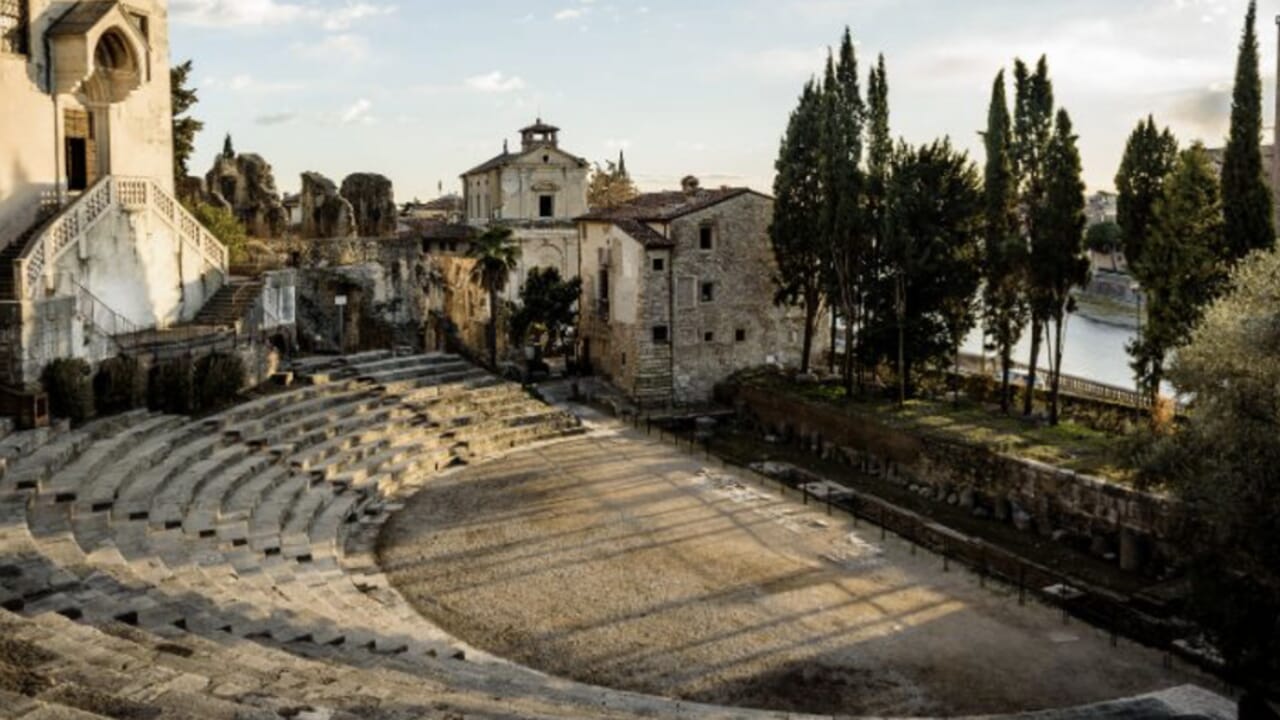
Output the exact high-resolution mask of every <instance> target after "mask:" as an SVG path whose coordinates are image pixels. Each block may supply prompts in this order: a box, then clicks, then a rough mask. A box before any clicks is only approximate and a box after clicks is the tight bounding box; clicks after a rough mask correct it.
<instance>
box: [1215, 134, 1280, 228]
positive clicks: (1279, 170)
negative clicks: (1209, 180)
mask: <svg viewBox="0 0 1280 720" xmlns="http://www.w3.org/2000/svg"><path fill="white" fill-rule="evenodd" d="M1278 124H1280V123H1278ZM1277 134H1280V129H1277ZM1206 152H1208V154H1209V161H1210V162H1211V163H1213V169H1214V171H1216V172H1217V174H1218V177H1219V178H1221V177H1222V164H1223V161H1224V160H1225V158H1226V154H1227V149H1226V148H1209V149H1208V150H1207V151H1206ZM1276 161H1277V158H1276V146H1275V145H1263V146H1262V179H1263V180H1265V181H1266V183H1267V187H1269V188H1271V202H1272V205H1273V207H1272V209H1273V210H1274V211H1275V217H1276V227H1277V228H1280V186H1278V184H1277V182H1276V177H1277V175H1278V174H1280V165H1277V162H1276Z"/></svg>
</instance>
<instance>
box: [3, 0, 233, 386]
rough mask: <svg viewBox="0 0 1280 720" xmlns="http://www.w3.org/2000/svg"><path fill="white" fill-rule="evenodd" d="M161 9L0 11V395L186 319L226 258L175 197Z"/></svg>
mask: <svg viewBox="0 0 1280 720" xmlns="http://www.w3.org/2000/svg"><path fill="white" fill-rule="evenodd" d="M169 90H170V88H169V37H168V22H167V7H166V2H165V1H164V0H131V1H130V2H129V3H128V4H124V3H120V2H113V1H109V0H97V1H94V2H57V1H50V0H0V98H3V111H0V383H8V384H12V385H23V384H29V383H31V382H33V381H34V380H35V379H36V378H38V375H39V372H40V369H41V368H42V367H43V365H44V364H45V363H46V362H48V361H49V360H51V359H53V358H56V357H70V356H74V357H85V358H87V359H89V360H91V361H92V360H98V359H101V358H102V357H104V356H105V355H107V354H111V353H112V352H113V349H112V344H111V342H110V338H111V336H112V335H116V334H121V333H124V332H129V331H133V330H141V329H150V328H165V327H168V326H170V325H173V324H176V323H179V322H182V321H186V320H190V319H191V318H193V317H194V316H195V314H196V313H197V312H198V311H199V310H200V308H201V307H202V306H203V305H204V303H205V301H206V300H207V299H208V298H210V297H211V296H212V295H213V294H214V293H215V292H216V291H217V290H218V289H219V288H220V287H221V286H222V284H223V283H224V282H225V280H226V272H227V250H226V248H225V247H224V246H223V245H222V244H221V243H219V242H218V241H217V239H215V238H214V237H213V236H212V235H210V234H209V233H208V232H207V231H206V230H205V229H204V228H203V227H201V225H200V224H199V223H198V222H197V221H196V220H195V219H194V218H193V217H192V216H191V215H190V214H188V213H187V212H186V210H184V209H183V208H182V206H181V205H180V204H179V203H178V202H177V201H176V200H175V199H174V196H173V182H174V179H173V137H172V130H171V123H170V119H171V111H170V96H169Z"/></svg>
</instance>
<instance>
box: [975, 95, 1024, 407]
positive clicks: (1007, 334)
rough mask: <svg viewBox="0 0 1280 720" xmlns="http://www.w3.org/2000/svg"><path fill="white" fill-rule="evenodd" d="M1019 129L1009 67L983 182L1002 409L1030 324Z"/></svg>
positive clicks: (987, 305)
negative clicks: (1016, 155) (1017, 163)
mask: <svg viewBox="0 0 1280 720" xmlns="http://www.w3.org/2000/svg"><path fill="white" fill-rule="evenodd" d="M1012 133H1013V129H1012V126H1011V120H1010V118H1009V104H1008V101H1007V99H1006V94H1005V81H1004V71H1003V70H1001V71H1000V72H999V74H997V75H996V79H995V83H994V84H993V86H992V88H991V104H990V106H989V108H988V110H987V130H986V132H984V133H983V134H982V140H983V145H984V146H985V148H986V153H987V162H986V169H985V172H984V178H983V179H984V182H983V206H984V213H983V214H984V241H985V243H984V247H983V254H984V270H985V273H984V274H985V278H984V279H985V283H984V285H983V324H984V328H985V330H986V333H987V335H988V336H990V337H991V338H992V339H993V340H994V342H995V349H996V354H997V355H998V356H999V357H1000V409H1001V411H1003V412H1005V413H1008V412H1009V405H1010V403H1011V397H1010V395H1011V393H1010V392H1009V389H1010V386H1009V380H1010V373H1011V369H1012V365H1013V348H1014V345H1016V344H1017V342H1018V338H1019V337H1021V336H1022V331H1023V330H1024V329H1025V327H1026V324H1027V303H1026V297H1025V292H1026V287H1025V286H1026V279H1025V270H1026V260H1027V258H1026V254H1027V248H1026V245H1025V244H1024V243H1023V241H1022V235H1021V233H1020V231H1019V226H1018V192H1017V178H1016V177H1015V176H1014V162H1013V156H1012V154H1011V147H1010V146H1011V143H1012V140H1013V138H1012Z"/></svg>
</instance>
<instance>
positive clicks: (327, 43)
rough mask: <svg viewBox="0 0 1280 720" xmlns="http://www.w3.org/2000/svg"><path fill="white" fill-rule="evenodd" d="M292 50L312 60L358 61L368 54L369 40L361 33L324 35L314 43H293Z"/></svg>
mask: <svg viewBox="0 0 1280 720" xmlns="http://www.w3.org/2000/svg"><path fill="white" fill-rule="evenodd" d="M293 51H294V52H296V53H297V54H299V55H302V56H303V57H307V58H311V59H314V60H337V61H340V62H360V61H361V60H364V59H365V58H367V57H368V56H369V41H368V40H366V39H365V38H364V36H362V35H352V34H350V33H340V34H337V35H326V36H325V37H324V39H322V40H320V42H317V43H314V44H306V43H294V45H293Z"/></svg>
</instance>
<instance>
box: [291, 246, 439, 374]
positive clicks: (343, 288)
mask: <svg viewBox="0 0 1280 720" xmlns="http://www.w3.org/2000/svg"><path fill="white" fill-rule="evenodd" d="M308 245H309V248H308V254H307V256H306V258H305V261H303V262H301V263H300V267H299V269H298V275H297V283H298V287H297V308H296V317H297V324H298V343H299V345H301V346H302V348H303V349H304V350H310V351H316V352H326V351H335V350H337V349H338V347H339V337H340V336H341V338H342V342H343V347H344V349H345V350H346V351H349V352H350V351H356V350H365V349H374V348H389V347H392V346H396V345H406V346H410V347H413V348H415V349H421V348H422V347H423V337H424V334H425V333H426V330H427V318H428V317H429V313H430V309H431V308H430V289H431V285H432V280H431V275H432V273H431V271H430V267H429V260H428V258H427V257H426V256H425V255H424V254H423V253H422V245H421V243H420V242H418V241H417V240H416V239H404V240H356V239H351V238H348V239H332V240H316V241H312V242H309V243H308ZM338 295H345V296H346V297H347V303H348V304H347V305H346V307H345V308H344V309H343V310H342V312H341V315H342V322H343V326H342V327H343V331H342V332H339V325H338V316H339V312H338V309H337V305H336V303H335V299H336V298H337V296H338Z"/></svg>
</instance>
